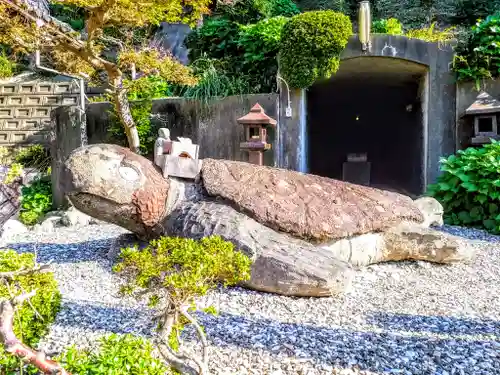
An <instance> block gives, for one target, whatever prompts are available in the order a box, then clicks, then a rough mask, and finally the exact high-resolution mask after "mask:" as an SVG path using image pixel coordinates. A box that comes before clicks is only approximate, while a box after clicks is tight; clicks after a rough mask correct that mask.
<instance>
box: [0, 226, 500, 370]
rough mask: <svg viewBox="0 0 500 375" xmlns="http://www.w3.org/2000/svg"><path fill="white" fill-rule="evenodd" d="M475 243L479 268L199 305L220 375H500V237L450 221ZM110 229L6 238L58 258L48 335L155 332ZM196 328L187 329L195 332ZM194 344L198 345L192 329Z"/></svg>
mask: <svg viewBox="0 0 500 375" xmlns="http://www.w3.org/2000/svg"><path fill="white" fill-rule="evenodd" d="M443 229H444V230H446V231H449V232H451V233H454V234H459V235H461V236H464V237H467V238H469V239H470V240H468V242H469V243H470V246H473V247H475V248H476V249H477V258H476V260H475V261H474V262H473V263H472V264H457V265H453V266H439V265H433V264H429V263H424V262H402V263H391V264H381V265H375V266H370V267H367V268H365V269H363V270H360V271H359V272H358V273H357V275H356V278H355V281H354V283H353V286H352V289H351V290H350V291H349V292H348V293H347V294H346V295H345V296H343V297H341V298H321V299H315V298H289V297H282V296H275V295H271V294H263V293H256V292H251V291H246V290H243V289H239V288H233V289H228V290H217V291H215V292H212V293H210V294H209V295H208V296H207V297H206V298H204V299H203V300H202V301H200V304H201V305H210V304H213V305H215V307H216V308H217V309H218V311H219V312H220V315H219V316H216V317H213V316H209V315H200V316H199V317H200V320H201V321H202V323H203V324H204V325H205V327H206V329H207V333H208V336H209V340H210V352H211V358H212V368H211V373H212V374H228V375H240V374H241V375H243V374H259V375H260V374H262V375H264V374H273V375H279V374H283V375H285V374H290V375H291V374H304V375H306V374H308V375H316V374H318V375H319V374H321V375H333V374H360V375H381V374H384V375H385V374H408V375H409V374H415V375H416V374H419V375H420V374H421V375H434V374H435V375H458V374H461V375H486V374H488V375H493V374H500V237H495V236H489V235H487V234H485V233H484V232H481V231H476V230H470V229H463V228H453V227H445V228H443ZM124 232H125V231H123V230H122V229H119V228H117V227H115V226H112V225H92V226H88V227H82V228H61V229H57V231H56V232H54V233H47V234H36V233H33V232H30V233H26V234H23V235H19V236H17V237H15V238H12V239H10V240H9V244H2V243H0V246H5V245H9V247H11V248H14V249H16V250H18V251H33V248H34V246H33V245H34V243H37V246H36V248H37V253H38V257H39V261H40V262H48V261H52V267H53V270H54V272H55V276H56V278H57V280H58V281H59V285H60V290H61V292H62V294H63V309H62V311H61V313H60V314H59V315H58V317H57V319H56V322H55V323H54V325H53V326H52V329H51V331H50V333H49V334H48V336H47V337H46V338H45V339H44V340H43V342H42V343H41V345H42V347H43V348H44V349H45V350H47V351H49V353H50V352H57V351H59V350H60V349H61V347H64V346H66V345H71V344H77V345H78V346H81V347H87V346H89V345H90V346H92V345H93V344H94V343H95V342H96V340H97V338H98V337H99V336H101V335H103V334H106V333H110V332H117V333H135V334H140V335H146V336H148V335H150V334H151V332H152V328H153V327H152V324H151V312H150V311H148V309H147V308H146V307H145V305H144V303H139V302H136V301H135V300H131V299H123V298H120V297H119V296H118V289H119V285H120V279H119V278H118V277H117V276H115V275H113V274H112V273H111V264H110V262H109V261H108V260H107V258H106V253H107V251H108V249H109V246H110V244H111V241H112V240H113V238H115V237H116V236H118V235H119V234H121V233H124ZM191 333H192V332H191V330H189V331H188V336H190V334H191ZM188 346H190V347H191V342H190V341H189V337H188Z"/></svg>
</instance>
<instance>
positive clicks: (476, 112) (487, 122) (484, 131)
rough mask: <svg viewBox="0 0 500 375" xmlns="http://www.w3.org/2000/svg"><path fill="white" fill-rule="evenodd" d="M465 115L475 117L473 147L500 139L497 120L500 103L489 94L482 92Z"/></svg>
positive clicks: (499, 112)
mask: <svg viewBox="0 0 500 375" xmlns="http://www.w3.org/2000/svg"><path fill="white" fill-rule="evenodd" d="M465 114H466V115H468V116H474V137H473V138H472V144H473V145H482V144H485V143H489V142H490V139H492V138H493V139H500V137H499V134H498V125H497V121H498V120H497V119H498V115H499V114H500V101H498V100H497V99H495V98H493V97H492V96H491V95H490V94H488V93H487V92H484V91H483V92H481V93H480V94H479V95H478V96H477V98H476V100H475V101H474V103H472V104H471V106H470V107H469V108H467V109H466V111H465Z"/></svg>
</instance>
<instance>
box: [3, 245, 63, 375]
mask: <svg viewBox="0 0 500 375" xmlns="http://www.w3.org/2000/svg"><path fill="white" fill-rule="evenodd" d="M34 266H35V256H34V254H32V253H25V254H18V253H16V252H15V251H13V250H7V251H4V250H2V251H0V272H11V271H19V270H22V269H31V268H33V267H34ZM6 281H7V284H5V283H3V282H2V283H0V300H1V299H10V298H11V293H12V294H14V295H19V294H23V293H25V292H31V291H32V290H34V289H36V291H37V293H36V294H35V296H34V297H32V298H30V300H29V302H24V303H23V305H22V306H21V307H20V308H19V309H18V310H17V313H16V319H15V320H14V333H15V334H16V336H17V337H18V338H19V339H21V340H22V342H23V343H24V344H26V345H28V346H30V347H32V348H36V345H37V344H38V341H39V340H40V339H41V338H42V336H43V335H45V334H46V333H47V331H48V328H49V326H50V324H51V323H52V322H53V321H54V319H55V317H56V315H57V312H58V311H59V308H60V305H61V294H60V293H59V291H58V289H57V282H56V280H55V279H54V275H53V274H52V273H39V272H38V273H37V272H33V273H31V274H28V275H21V276H15V277H13V278H9V279H7V280H6ZM7 285H8V286H7ZM20 366H21V365H20V360H19V358H16V357H13V356H11V355H9V354H7V353H5V351H4V350H3V348H2V347H1V346H0V369H1V370H3V371H6V372H5V373H6V374H11V373H17V371H19V370H20ZM26 371H27V372H26ZM33 371H35V370H34V369H33V368H32V367H29V368H25V372H24V373H25V374H32V373H36V372H33ZM0 373H2V372H1V371H0Z"/></svg>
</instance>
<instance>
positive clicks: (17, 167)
mask: <svg viewBox="0 0 500 375" xmlns="http://www.w3.org/2000/svg"><path fill="white" fill-rule="evenodd" d="M22 174H23V166H22V165H21V164H19V163H13V164H11V165H10V166H9V170H8V171H7V174H6V175H5V178H4V180H3V183H5V184H11V183H13V182H14V181H15V180H16V179H18V178H19V177H21V176H22Z"/></svg>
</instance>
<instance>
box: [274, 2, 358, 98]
mask: <svg viewBox="0 0 500 375" xmlns="http://www.w3.org/2000/svg"><path fill="white" fill-rule="evenodd" d="M351 35H352V23H351V20H350V19H349V17H348V16H346V15H344V14H342V13H340V12H334V11H332V10H325V11H313V12H305V13H302V14H299V15H297V16H294V17H292V18H291V19H290V21H289V22H287V23H286V24H285V26H284V27H283V31H282V34H281V45H280V51H279V57H278V60H279V67H280V74H281V76H282V77H283V78H284V79H285V80H286V81H287V83H288V84H289V85H290V86H291V87H294V88H307V87H309V86H311V85H312V84H313V83H314V82H315V81H317V80H318V79H321V78H330V77H331V76H332V75H333V74H335V73H336V72H337V70H338V68H339V65H340V54H341V53H342V51H343V50H344V48H345V47H346V45H347V42H348V40H349V37H350V36H351Z"/></svg>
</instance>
